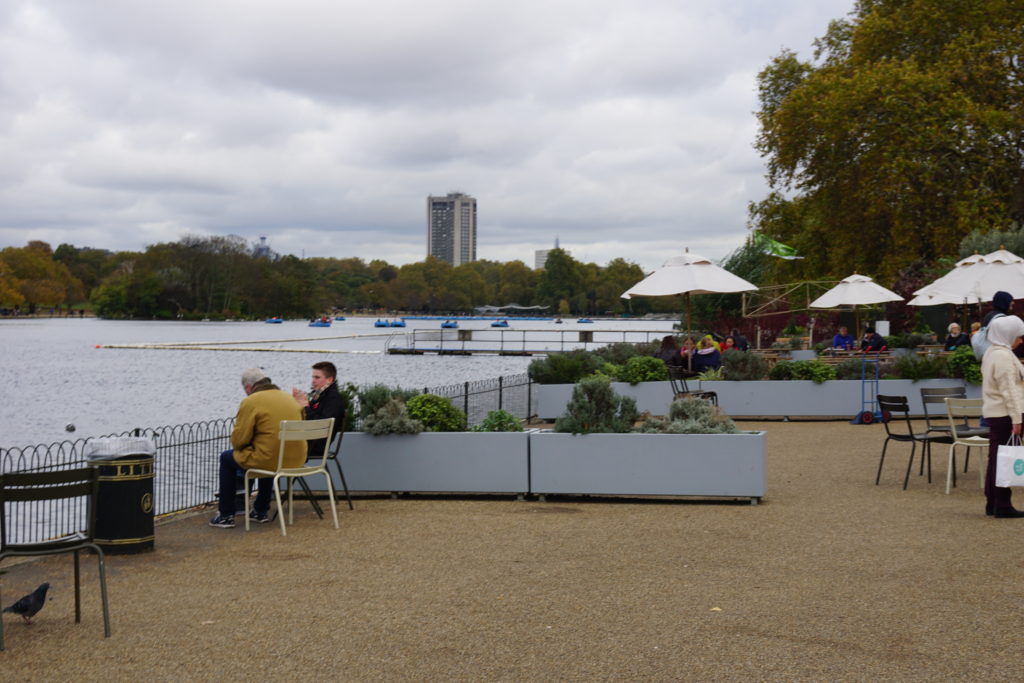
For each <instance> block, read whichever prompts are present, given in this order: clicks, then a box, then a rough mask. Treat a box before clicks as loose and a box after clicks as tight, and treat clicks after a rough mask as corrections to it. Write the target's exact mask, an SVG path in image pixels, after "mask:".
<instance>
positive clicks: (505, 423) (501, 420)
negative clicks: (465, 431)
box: [470, 410, 523, 432]
mask: <svg viewBox="0 0 1024 683" xmlns="http://www.w3.org/2000/svg"><path fill="white" fill-rule="evenodd" d="M470 431H473V432H521V431H523V423H522V422H520V420H519V418H518V417H516V416H515V415H513V414H512V413H510V412H508V411H507V410H492V411H490V412H489V413H487V417H485V418H484V420H483V422H481V423H480V424H478V425H477V426H475V427H473V428H472V429H471V430H470Z"/></svg>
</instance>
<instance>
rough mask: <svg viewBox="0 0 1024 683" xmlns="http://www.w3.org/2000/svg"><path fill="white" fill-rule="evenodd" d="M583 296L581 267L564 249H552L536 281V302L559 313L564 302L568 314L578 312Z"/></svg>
mask: <svg viewBox="0 0 1024 683" xmlns="http://www.w3.org/2000/svg"><path fill="white" fill-rule="evenodd" d="M583 295H584V289H583V265H582V264H581V263H580V262H579V261H577V260H576V259H574V258H573V257H572V255H570V254H569V252H567V251H565V250H564V249H552V250H551V251H550V252H548V258H547V262H546V263H545V264H544V269H543V270H542V271H541V273H540V276H539V278H538V280H537V302H538V303H539V304H546V305H548V306H551V308H552V309H553V310H558V311H559V312H561V306H560V302H561V301H563V300H564V301H566V302H567V306H568V307H569V311H566V312H565V313H566V314H568V313H569V312H574V311H579V310H580V307H579V303H580V301H581V297H582V296H583Z"/></svg>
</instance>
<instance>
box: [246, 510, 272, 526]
mask: <svg viewBox="0 0 1024 683" xmlns="http://www.w3.org/2000/svg"><path fill="white" fill-rule="evenodd" d="M249 521H250V522H256V523H257V524H266V523H267V522H269V521H270V515H269V514H267V513H266V512H256V511H255V510H251V511H250V512H249Z"/></svg>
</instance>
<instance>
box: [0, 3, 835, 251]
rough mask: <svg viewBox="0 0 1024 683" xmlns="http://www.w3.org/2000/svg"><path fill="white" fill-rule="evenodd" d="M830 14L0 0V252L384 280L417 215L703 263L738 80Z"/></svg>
mask: <svg viewBox="0 0 1024 683" xmlns="http://www.w3.org/2000/svg"><path fill="white" fill-rule="evenodd" d="M852 5H853V0H822V1H821V2H815V3H807V2H803V1H802V0H777V1H775V2H769V1H768V0H740V1H738V2H734V3H718V2H712V1H711V0H694V1H693V2H685V3H680V2H678V1H677V0H664V1H662V0H638V1H637V2H631V3H622V2H618V1H616V2H612V0H557V1H555V2H551V1H550V0H548V1H547V2H541V1H540V0H526V1H524V2H519V3H496V2H479V1H478V0H439V1H438V2H434V3H431V4H430V5H423V4H422V3H414V2H410V1H409V0H384V1H383V2H375V3H355V2H350V1H340V2H339V1H336V0H297V1H296V0H293V2H290V3H288V4H287V5H285V4H278V3H255V4H254V3H246V2H241V1H240V0H205V1H202V2H201V1H199V0H182V1H180V2H176V3H150V2H138V1H137V0H117V1H115V0H94V1H92V2H88V3H83V2H79V1H77V0H35V1H33V2H30V1H28V0H10V1H9V2H7V3H0V158H2V159H3V160H4V162H3V163H2V164H0V246H8V245H14V246H20V245H23V244H24V243H25V242H26V241H27V240H30V239H44V240H47V241H49V242H51V243H53V244H54V245H56V244H58V243H60V242H70V243H73V244H76V245H79V246H95V247H103V248H110V249H134V250H139V249H142V248H144V247H145V246H146V245H147V244H152V243H155V242H162V241H174V240H176V239H178V238H179V237H181V236H182V235H183V234H186V233H194V234H238V235H241V236H243V237H245V238H247V239H255V238H257V237H258V236H259V235H267V236H268V237H269V239H270V243H271V245H272V246H273V248H274V249H276V250H278V251H281V252H285V253H294V254H299V255H301V254H305V255H307V256H309V255H313V254H318V255H327V256H337V257H347V256H359V257H362V258H365V259H367V260H369V259H373V258H383V259H386V260H388V261H391V262H392V263H405V262H409V261H415V260H420V259H422V258H423V256H424V253H425V244H424V242H425V238H424V226H423V223H424V220H425V209H424V206H425V198H426V196H427V195H428V194H431V193H439V192H447V191H450V190H453V189H459V190H462V191H465V192H468V193H471V194H473V195H474V196H476V197H477V199H478V201H479V206H480V209H479V211H480V214H479V216H480V234H479V242H480V244H479V250H478V251H479V255H480V256H481V257H482V258H491V259H498V260H511V259H514V258H518V259H521V260H523V261H525V262H527V263H532V255H533V250H534V249H539V248H546V247H548V246H550V245H551V244H552V243H553V241H554V237H555V235H556V234H557V235H558V236H559V237H560V239H561V242H562V244H563V246H565V247H567V248H569V249H570V250H571V251H573V253H574V254H575V255H576V256H577V258H584V259H586V260H591V261H596V262H598V263H602V264H603V263H607V262H608V261H609V260H611V259H612V258H615V257H617V256H622V257H625V258H627V259H630V260H633V261H635V262H637V263H640V264H641V265H642V266H644V267H645V268H653V267H654V266H656V265H658V264H660V263H661V262H662V261H663V260H664V259H665V257H666V254H668V253H672V252H678V251H681V250H682V248H683V246H689V247H690V248H691V250H693V251H697V252H700V253H704V254H706V255H708V256H711V257H714V258H720V257H723V256H725V255H726V254H727V253H728V252H729V251H731V250H732V249H735V248H736V247H737V246H739V245H740V244H741V242H742V240H743V238H744V236H745V233H746V228H745V222H746V205H747V202H748V201H750V200H753V199H758V198H760V197H762V196H763V195H764V192H765V189H764V186H763V182H762V178H761V176H762V174H763V166H762V164H761V161H760V159H758V157H757V154H756V153H755V152H754V151H753V149H752V148H751V143H752V141H753V139H754V136H755V134H756V125H755V121H754V119H753V115H752V112H753V110H755V109H756V107H757V102H756V85H755V81H754V79H755V75H756V73H757V72H758V71H759V70H760V69H761V68H762V67H763V66H764V65H765V64H766V63H767V61H768V60H769V59H770V58H771V57H772V56H773V55H774V54H776V53H777V52H778V51H779V50H780V49H781V48H782V47H784V46H786V47H791V48H794V49H797V50H798V51H800V52H801V54H803V55H809V45H810V42H811V40H812V39H813V38H815V37H817V36H820V35H821V34H822V33H823V32H824V31H825V29H826V27H827V24H828V21H829V20H831V19H835V18H839V17H842V16H843V15H844V14H845V13H846V12H847V11H849V10H850V8H851V7H852Z"/></svg>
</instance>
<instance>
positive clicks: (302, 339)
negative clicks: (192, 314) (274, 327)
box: [106, 332, 395, 349]
mask: <svg viewBox="0 0 1024 683" xmlns="http://www.w3.org/2000/svg"><path fill="white" fill-rule="evenodd" d="M394 334H395V333H394V332H367V333H365V334H344V335H341V336H337V337H320V336H317V337H297V338H294V339H236V340H234V341H197V342H189V341H184V342H183V341H177V342H146V343H144V344H117V345H114V344H108V345H106V346H110V347H111V348H115V347H116V348H131V347H134V346H138V347H139V348H145V349H152V348H157V347H160V346H171V347H175V348H181V347H184V346H232V345H234V344H286V343H292V342H311V341H327V340H329V339H359V338H362V337H391V336H394Z"/></svg>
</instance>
